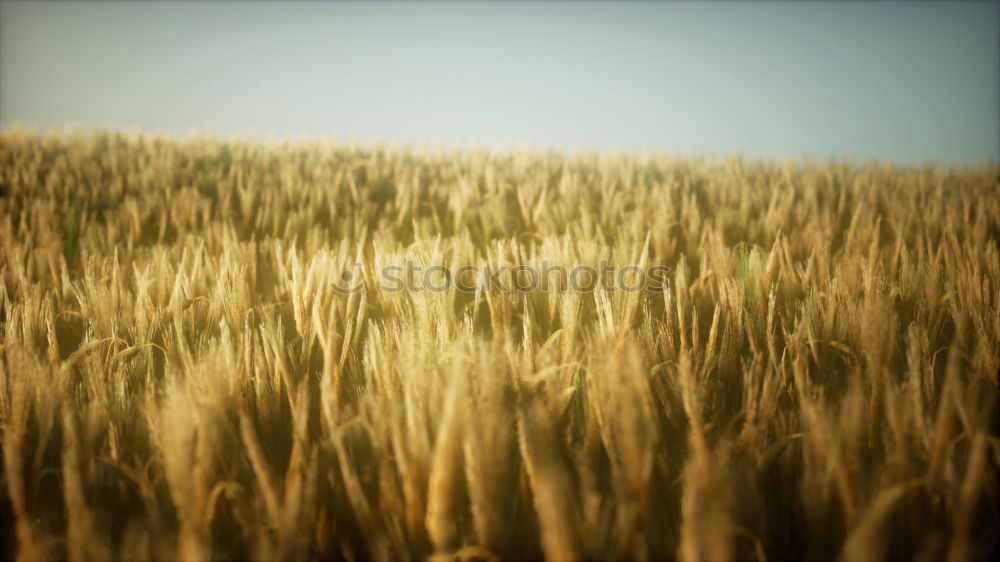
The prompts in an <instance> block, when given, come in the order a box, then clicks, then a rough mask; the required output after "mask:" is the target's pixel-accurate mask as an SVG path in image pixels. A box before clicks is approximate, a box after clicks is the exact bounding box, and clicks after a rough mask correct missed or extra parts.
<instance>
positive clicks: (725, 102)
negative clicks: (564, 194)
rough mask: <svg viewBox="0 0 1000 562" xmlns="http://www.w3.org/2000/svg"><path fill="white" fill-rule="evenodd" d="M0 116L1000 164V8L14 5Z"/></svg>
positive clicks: (4, 31) (1, 53)
mask: <svg viewBox="0 0 1000 562" xmlns="http://www.w3.org/2000/svg"><path fill="white" fill-rule="evenodd" d="M0 26H2V27H0V121H2V124H3V125H4V126H9V125H11V124H12V123H14V122H18V123H21V124H23V125H35V124H37V125H40V126H42V127H43V128H46V127H49V126H53V125H56V126H60V125H64V124H80V125H83V126H85V127H92V126H126V127H135V126H138V127H141V128H142V129H143V130H146V131H160V132H174V133H181V132H186V131H188V130H190V129H202V130H204V129H211V130H214V131H218V132H222V133H231V132H250V131H252V132H254V133H256V134H257V135H266V134H268V133H274V134H277V135H280V136H284V135H297V134H307V135H333V136H336V137H337V138H341V139H348V138H356V139H359V140H362V141H364V140H371V139H391V140H395V141H401V142H410V141H431V142H444V143H447V144H462V143H468V142H476V143H479V144H488V145H494V144H508V143H519V142H521V143H529V144H533V145H538V146H557V147H564V148H570V147H574V146H576V147H590V148H613V149H651V150H662V151H666V152H672V153H683V154H692V153H707V154H726V153H732V152H740V153H743V154H746V155H750V156H765V157H770V156H798V155H804V154H812V155H815V156H817V157H819V158H821V159H825V158H827V157H830V156H832V155H837V156H845V155H853V156H857V157H861V158H871V157H875V158H883V159H896V160H901V161H920V160H936V161H939V162H971V161H975V160H977V159H993V160H994V161H996V160H998V159H1000V3H997V2H976V3H930V2H920V3H908V2H889V3H875V4H867V3H862V2H830V3H825V2H824V3H819V2H811V3H805V4H798V3H792V2H773V3H770V2H746V3H723V2H710V3H687V2H670V3H652V2H639V3H627V4H622V3H616V4H606V3H598V2H586V3H566V2H559V3H529V2H491V3H485V2H479V3H473V4H460V3H453V2H440V3H377V4H369V3H320V2H306V3H297V4H289V3H282V4H272V3H264V2H222V3H209V4H202V3H194V2H163V3H155V2H145V1H144V2H139V1H134V2H110V3H76V2H72V3H70V2H66V3H63V2H42V3H27V2H3V3H2V4H0Z"/></svg>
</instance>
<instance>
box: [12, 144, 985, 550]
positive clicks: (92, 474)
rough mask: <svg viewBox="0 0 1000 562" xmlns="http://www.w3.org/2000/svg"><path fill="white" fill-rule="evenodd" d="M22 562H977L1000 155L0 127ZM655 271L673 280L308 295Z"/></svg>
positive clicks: (15, 544) (15, 524)
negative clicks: (800, 159)
mask: <svg viewBox="0 0 1000 562" xmlns="http://www.w3.org/2000/svg"><path fill="white" fill-rule="evenodd" d="M0 139H2V145H0V190H2V194H0V424H2V433H0V439H2V469H3V480H2V487H0V490H2V491H0V504H2V507H0V521H2V531H0V542H2V544H3V545H4V546H3V549H4V553H5V554H6V555H9V556H15V557H17V558H19V559H21V560H45V559H53V558H55V559H61V558H67V557H68V558H70V559H75V560H103V559H109V558H124V559H162V560H174V559H181V560H206V559H209V558H220V559H226V558H240V559H254V560H286V559H289V560H300V559H316V558H330V557H337V558H341V557H342V558H365V559H367V558H373V559H400V560H409V559H420V558H427V557H436V558H441V559H452V558H454V557H460V558H473V559H494V558H497V557H499V558H540V557H544V558H546V559H552V560H573V559H583V558H586V559H636V560H644V559H664V558H681V559H685V560H699V559H706V560H725V559H764V558H770V559H775V558H819V559H826V558H834V557H843V558H845V559H848V560H877V559H882V558H886V557H893V558H897V557H902V558H924V559H941V558H949V559H953V560H966V559H970V558H971V559H975V558H984V557H987V556H988V555H989V554H990V549H991V548H993V546H994V544H995V541H997V540H998V538H1000V486H998V484H1000V483H998V479H997V468H998V465H1000V439H998V423H997V420H998V414H997V407H998V405H997V397H998V391H997V384H998V382H997V376H998V369H1000V250H998V239H1000V189H998V188H997V183H996V182H997V179H996V178H997V175H998V172H1000V170H998V168H997V167H996V166H979V167H971V168H953V169H943V168H940V167H932V166H895V165H892V164H865V165H855V164H854V163H849V162H846V161H843V162H831V163H828V164H816V163H811V162H805V163H791V162H788V163H782V162H778V163H772V164H768V163H758V162H750V161H745V160H740V159H735V158H733V159H728V160H718V161H712V160H698V159H688V160H683V159H669V158H666V157H660V156H647V155H638V154H636V155H627V154H621V155H616V154H562V153H555V152H550V153H545V152H518V151H507V152H503V151H492V152H491V151H486V150H471V149H470V150H444V149H429V148H407V149H401V148H393V147H384V146H368V147H356V146H350V145H339V144H331V143H322V142H302V143H298V144H276V143H270V144H269V143H263V142H250V141H221V140H213V139H209V138H191V139H189V140H187V141H183V142H181V141H174V140H168V139H164V138H154V137H148V136H145V137H144V136H139V135H136V134H119V133H114V134H112V133H106V134H79V133H75V134H74V133H67V134H54V135H49V136H45V137H41V136H39V135H38V134H37V133H34V132H27V131H22V130H8V131H6V132H4V133H2V137H0ZM404 259H413V260H416V261H418V262H419V263H422V264H427V265H431V264H441V265H446V266H449V267H451V266H458V265H465V264H472V265H477V264H492V265H497V264H507V265H516V264H536V263H538V262H539V261H540V260H548V261H551V262H553V263H559V264H565V265H576V264H590V265H594V266H596V265H597V264H598V262H599V261H600V260H602V259H606V260H609V261H610V262H612V263H617V264H630V263H645V264H663V265H668V266H670V267H671V268H672V287H671V290H669V291H667V292H665V293H656V292H650V291H644V292H638V293H627V292H621V291H619V292H609V291H604V290H597V291H594V292H581V291H573V290H566V289H555V290H549V291H542V290H535V291H531V292H529V293H527V294H523V295H519V298H512V297H510V296H508V295H503V294H496V293H491V292H488V291H483V292H479V293H475V294H467V293H462V292H459V291H456V290H449V291H446V292H442V293H430V292H401V293H389V292H386V291H382V290H380V289H379V287H378V286H377V283H375V282H372V283H369V284H368V288H367V289H366V290H364V291H360V292H357V293H354V294H351V295H344V294H340V293H338V292H336V291H332V290H331V289H330V283H331V282H333V281H335V280H336V278H337V276H339V275H340V273H341V272H342V271H345V270H349V269H351V267H352V264H353V263H354V262H356V261H360V262H362V263H363V264H364V266H363V272H364V275H365V276H366V280H371V281H374V276H375V274H376V272H377V271H378V268H381V267H384V266H385V265H387V264H395V263H400V262H401V261H402V260H404Z"/></svg>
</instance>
